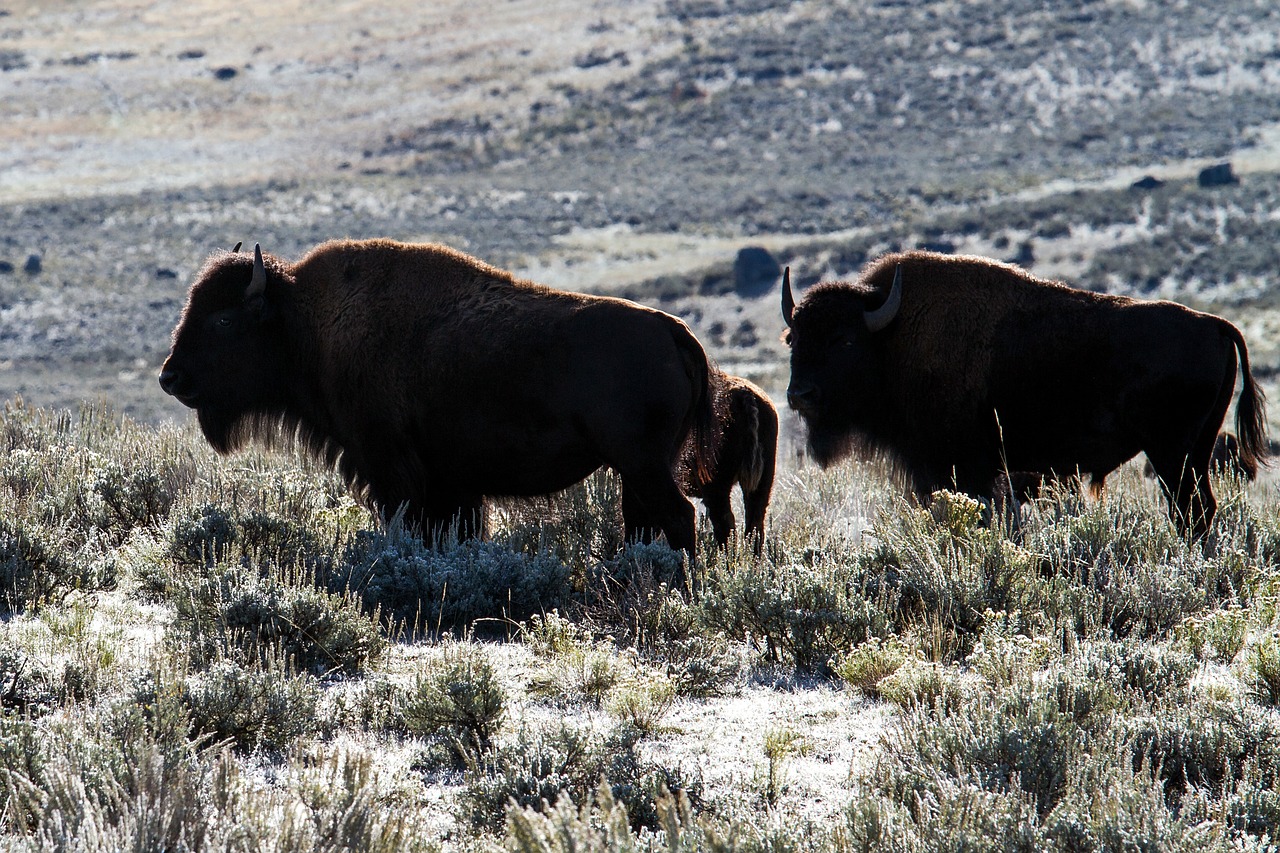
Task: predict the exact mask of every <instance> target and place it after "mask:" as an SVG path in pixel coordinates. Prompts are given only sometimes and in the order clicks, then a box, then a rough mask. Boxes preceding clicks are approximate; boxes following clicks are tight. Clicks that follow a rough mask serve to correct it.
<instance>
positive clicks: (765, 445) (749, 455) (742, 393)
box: [683, 373, 778, 554]
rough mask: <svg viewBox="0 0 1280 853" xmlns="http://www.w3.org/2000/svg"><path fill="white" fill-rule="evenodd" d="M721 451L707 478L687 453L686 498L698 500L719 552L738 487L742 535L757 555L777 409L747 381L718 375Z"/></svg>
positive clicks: (728, 531) (770, 486)
mask: <svg viewBox="0 0 1280 853" xmlns="http://www.w3.org/2000/svg"><path fill="white" fill-rule="evenodd" d="M716 384H717V394H719V397H720V404H719V406H717V410H718V411H719V413H720V419H721V420H720V448H719V452H718V454H717V456H716V460H715V464H714V466H713V467H712V469H711V470H710V472H708V473H709V476H708V477H706V478H701V477H699V476H697V474H696V468H697V465H696V460H695V459H694V458H693V451H694V448H692V447H691V448H689V450H688V451H687V453H686V455H687V456H688V458H687V460H686V464H685V465H684V466H683V470H684V472H685V477H684V480H685V482H684V486H685V493H686V494H688V495H691V496H693V497H698V498H701V499H702V503H703V504H704V505H705V506H706V508H707V516H708V517H709V518H710V519H711V529H712V531H713V532H714V533H715V538H716V544H718V545H720V546H721V547H723V546H724V545H726V544H727V543H728V542H729V536H730V534H732V533H733V530H734V518H733V509H732V507H731V506H730V500H729V496H730V493H731V492H732V491H733V487H734V486H735V485H736V486H738V487H739V488H740V489H741V490H742V508H743V533H744V535H746V536H747V537H748V538H750V539H751V540H752V545H753V547H754V549H755V551H756V553H757V554H758V553H760V552H761V551H762V549H763V546H764V519H765V513H766V512H767V511H768V509H769V496H770V494H771V493H772V491H773V476H774V467H775V465H776V464H777V452H778V410H777V409H776V408H774V406H773V403H772V402H771V401H770V400H769V396H768V395H767V394H765V393H764V392H763V391H761V390H760V389H759V388H757V387H756V386H755V385H752V384H751V383H750V382H748V381H747V380H745V379H742V378H741V377H738V376H730V375H728V374H723V373H722V374H720V377H719V381H718V382H717V383H716Z"/></svg>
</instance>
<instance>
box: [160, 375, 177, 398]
mask: <svg viewBox="0 0 1280 853" xmlns="http://www.w3.org/2000/svg"><path fill="white" fill-rule="evenodd" d="M179 378H180V374H179V373H178V371H176V370H162V371H160V387H161V388H163V389H164V393H166V394H173V392H174V390H175V389H177V387H178V379H179Z"/></svg>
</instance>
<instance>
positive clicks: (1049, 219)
mask: <svg viewBox="0 0 1280 853" xmlns="http://www.w3.org/2000/svg"><path fill="white" fill-rule="evenodd" d="M308 8H309V11H308V12H307V13H306V14H305V15H304V14H301V13H299V12H298V11H297V10H293V11H291V12H290V13H289V14H284V13H270V14H264V15H261V16H258V17H255V18H254V19H253V20H252V21H250V19H248V18H246V17H244V16H243V15H242V13H238V12H234V11H230V10H223V9H221V7H219V6H217V5H216V4H199V3H161V4H152V5H151V6H150V7H149V8H148V11H146V12H142V11H140V10H138V9H136V8H134V7H132V6H129V5H126V4H118V5H117V4H113V3H111V2H102V3H98V4H95V5H94V6H93V7H46V6H43V5H42V4H37V3H35V2H29V3H26V4H22V5H12V4H11V5H10V6H9V7H8V9H7V11H8V15H6V16H5V17H3V18H0V55H3V56H4V57H5V59H4V63H3V66H2V67H3V68H4V69H5V70H3V71H0V75H2V76H0V79H3V80H4V82H5V84H6V89H7V92H8V93H9V94H7V95H6V104H7V105H9V106H10V110H9V116H8V119H7V121H6V123H5V127H4V129H3V134H4V137H3V138H4V139H5V145H4V146H3V147H2V148H0V157H3V158H4V161H2V162H0V166H3V168H2V169H0V261H6V262H7V263H9V264H10V265H11V266H12V267H13V270H12V271H11V272H9V273H3V274H0V366H2V367H0V397H4V398H7V397H10V396H12V395H13V394H15V393H21V394H22V395H23V396H24V397H25V398H26V399H29V400H31V401H32V402H34V403H37V404H56V405H74V404H75V403H76V402H78V401H80V400H83V399H92V398H95V397H106V398H109V399H111V400H113V401H115V402H117V403H118V404H119V405H120V406H121V407H122V409H123V410H124V411H127V412H129V413H131V414H135V415H138V416H141V417H143V418H145V419H148V420H155V419H158V418H162V417H169V418H173V417H180V416H181V414H182V413H181V412H180V411H177V410H175V409H174V408H173V407H172V405H171V401H168V400H166V399H164V398H163V397H162V395H161V394H160V392H159V390H158V389H157V388H156V387H155V382H154V374H155V371H156V369H157V367H158V365H159V362H160V361H161V360H162V359H163V356H164V353H165V350H166V348H167V344H168V340H167V337H168V332H169V330H170V329H171V328H172V326H173V324H174V323H175V321H176V318H177V313H178V310H179V308H180V306H181V302H182V298H183V294H184V292H185V288H186V285H187V283H188V282H189V281H190V279H191V277H192V276H193V274H194V273H195V271H196V270H197V269H199V267H200V265H201V263H202V262H203V259H204V258H205V257H206V256H207V255H208V253H209V252H210V251H211V250H212V249H213V248H215V247H219V246H228V245H231V244H233V243H235V242H236V241H239V240H246V241H250V242H260V243H262V244H263V246H264V247H265V248H266V249H267V250H268V251H272V252H274V253H276V254H278V255H281V256H283V257H297V256H299V255H300V254H301V253H302V252H303V251H305V250H306V248H308V247H309V246H311V245H313V244H314V243H316V242H318V241H320V240H323V239H326V238H329V237H334V236H353V237H364V236H391V237H396V238H399V239H436V240H443V241H445V242H448V243H451V244H453V245H456V246H458V247H459V248H462V249H464V250H467V251H470V252H472V253H474V254H477V255H479V256H480V257H482V258H484V259H486V260H489V261H491V262H494V263H498V264H501V265H505V266H509V267H512V268H514V269H516V270H518V271H521V272H523V273H525V274H528V275H530V276H532V277H535V278H536V279H537V280H539V281H543V282H545V283H548V284H552V285H556V286H562V287H569V288H572V289H584V290H586V289H603V290H611V291H617V290H621V291H622V292H625V293H626V294H628V295H631V296H633V297H636V298H639V299H641V300H642V301H646V302H649V303H651V304H661V305H662V306H663V307H665V308H668V309H669V310H673V311H675V312H677V313H679V314H681V315H683V316H685V317H686V318H687V319H689V320H690V321H692V322H693V324H694V327H695V330H696V331H697V332H699V334H700V337H701V338H702V339H703V340H704V341H706V342H707V343H708V344H709V346H710V347H711V349H712V350H713V354H714V355H715V356H716V357H717V358H718V359H720V360H721V361H722V362H723V363H724V364H726V365H727V366H728V367H730V368H731V369H735V370H740V371H742V372H745V373H748V374H749V375H751V376H753V377H755V378H759V379H760V380H762V381H764V382H765V383H766V385H767V386H769V388H770V390H771V391H774V392H777V391H778V390H779V388H780V387H781V383H782V382H783V381H784V376H783V374H784V372H785V368H784V367H783V366H782V365H781V362H782V361H784V360H785V354H784V353H783V352H782V350H781V348H780V347H779V346H778V345H777V342H776V338H777V331H778V327H779V322H778V315H777V311H776V305H775V304H773V303H774V300H773V299H769V298H763V297H761V298H753V299H740V298H734V297H732V296H731V291H732V287H731V284H732V281H731V278H728V276H729V273H730V271H731V268H732V263H733V259H734V256H735V254H736V252H737V250H738V249H739V248H741V247H743V246H746V245H752V244H759V245H764V246H766V247H768V248H769V249H771V250H772V251H774V252H775V253H776V254H778V255H779V256H780V257H782V258H784V259H785V260H789V261H791V262H792V263H793V266H795V268H796V271H797V273H798V279H799V280H800V281H801V282H806V281H812V280H816V278H817V277H819V276H824V275H825V276H829V275H849V274H852V273H855V272H856V271H857V269H858V268H859V267H860V265H861V264H862V263H863V262H864V260H865V258H866V257H867V256H868V255H869V254H874V253H877V252H879V251H884V250H885V249H888V248H891V247H895V246H900V245H912V244H918V243H928V244H931V245H950V246H954V247H955V248H956V249H957V250H961V251H975V252H980V253H983V254H989V255H995V256H998V257H1020V258H1022V259H1023V260H1025V261H1027V262H1028V263H1029V265H1030V267H1031V269H1032V270H1033V271H1035V272H1037V273H1040V274H1043V275H1048V276H1062V277H1065V278H1067V279H1068V280H1071V281H1073V282H1077V283H1080V284H1082V285H1083V286H1089V287H1095V288H1100V289H1109V290H1119V291H1126V292H1129V291H1133V292H1139V293H1143V294H1151V295H1165V294H1168V295H1172V296H1175V297H1177V298H1179V299H1183V300H1184V301H1190V302H1193V303H1202V302H1206V303H1208V304H1209V306H1210V307H1212V308H1213V309H1215V310H1220V311H1222V312H1223V313H1224V314H1226V315H1227V316H1228V317H1230V318H1232V319H1236V320H1247V321H1248V324H1252V326H1253V327H1252V328H1250V329H1248V331H1249V332H1251V334H1250V339H1251V343H1254V345H1255V346H1257V347H1268V348H1269V347H1270V346H1271V344H1270V340H1271V338H1272V337H1273V336H1272V335H1271V334H1270V331H1271V330H1272V327H1273V326H1274V325H1275V322H1274V319H1273V317H1272V314H1271V310H1270V304H1269V300H1268V299H1267V296H1266V291H1267V287H1266V286H1265V284H1266V276H1267V275H1268V274H1269V272H1270V268H1271V266H1272V264H1271V263H1270V256H1269V253H1268V252H1267V250H1266V248H1265V247H1268V246H1270V245H1273V244H1274V242H1275V240H1274V238H1275V236H1276V235H1275V229H1276V226H1275V221H1274V219H1273V218H1272V217H1271V215H1270V211H1271V210H1273V209H1274V207H1275V205H1274V203H1273V202H1274V197H1275V194H1276V188H1275V185H1276V179H1275V174H1276V170H1277V166H1276V163H1277V156H1276V146H1277V145H1278V144H1280V134H1278V133H1277V131H1276V127H1277V125H1278V123H1280V95H1277V94H1276V93H1277V92H1280V87H1277V86H1276V85H1275V82H1276V77H1277V75H1280V41H1278V37H1280V12H1277V11H1276V10H1275V9H1273V8H1272V7H1271V6H1270V5H1269V4H1265V3H1256V2H1231V3H1225V4H1216V5H1214V6H1212V7H1208V6H1203V5H1197V4H1189V3H1188V4H1180V5H1179V6H1178V7H1177V9H1176V10H1175V11H1174V12H1167V11H1166V10H1165V7H1164V6H1163V5H1161V4H1151V3H1139V2H1103V0H1095V2H1090V3H1086V4H1083V5H1080V6H1078V7H1073V9H1072V10H1071V11H1060V12H1051V11H1046V10H1045V9H1043V8H1042V7H1041V4H1037V3H1031V2H1026V3H1020V2H1015V1H1014V0H1010V2H1004V3H1001V4H985V5H983V4H979V5H978V6H975V5H974V4H969V3H962V2H958V0H957V2H934V3H923V2H922V3H914V2H878V3H871V2H845V3H826V2H796V3H790V4H785V5H784V4H770V3H765V2H741V3H740V2H730V0H696V2H694V0H690V2H679V0H671V2H667V3H662V4H642V3H625V4H619V3H609V2H600V1H599V0H597V2H592V0H560V2H556V3H552V4H543V3H532V2H513V3H507V4H504V6H503V7H502V9H501V11H489V12H486V11H484V10H483V8H481V7H479V6H477V4H464V3H460V2H448V3H439V4H432V5H431V8H430V10H429V11H420V10H418V9H417V7H413V8H412V9H409V8H408V6H401V5H398V4H395V3H389V4H378V5H377V6H368V7H365V6H356V7H348V6H345V5H340V4H325V3H321V4H312V5H311V6H309V7H308ZM1015 22H1016V25H1015ZM247 28H249V29H252V32H253V36H252V37H251V38H245V37H244V35H243V32H242V31H243V30H245V29H247ZM71 33H74V34H75V35H74V37H72V36H71V35H70V34H71ZM548 33H554V34H555V37H554V38H548V37H545V36H546V34H548ZM320 116H322V117H323V120H324V124H323V128H324V130H323V132H316V121H317V117H320ZM1220 161H1224V162H1225V161H1229V162H1231V164H1232V166H1233V169H1234V174H1235V175H1236V176H1237V177H1238V178H1239V183H1238V184H1234V185H1227V186H1221V187H1213V188H1205V189H1201V188H1200V187H1198V186H1196V184H1195V175H1196V173H1197V172H1198V171H1199V169H1201V168H1202V167H1204V166H1208V165H1212V164H1214V163H1217V162H1220ZM1148 173H1149V174H1152V175H1155V176H1156V177H1158V178H1161V179H1164V180H1166V181H1168V183H1167V184H1166V186H1165V187H1162V188H1160V189H1158V190H1154V191H1151V192H1141V191H1133V190H1130V189H1129V184H1130V183H1132V182H1133V181H1134V180H1136V179H1137V178H1139V177H1142V176H1143V175H1145V174H1148ZM1188 182H1189V183H1188ZM1024 246H1025V247H1026V248H1025V249H1024V248H1023V247H1024ZM31 255H38V256H39V257H40V259H41V271H40V272H39V273H37V274H34V275H27V274H25V273H23V272H22V270H23V267H24V264H25V262H26V260H27V258H28V257H29V256H31ZM684 295H687V296H688V297H689V298H687V299H682V298H679V297H681V296H684ZM726 295H728V296H730V298H714V299H710V298H705V297H708V296H716V297H719V296H726ZM717 329H724V330H726V332H723V333H717V332H716V330H717ZM739 330H741V332H740V333H739V334H736V335H735V334H733V333H734V332H738V331H739ZM1261 361H1262V363H1263V366H1264V367H1271V368H1274V365H1275V357H1274V356H1273V355H1268V356H1267V357H1266V358H1264V359H1261Z"/></svg>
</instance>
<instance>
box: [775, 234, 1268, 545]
mask: <svg viewBox="0 0 1280 853" xmlns="http://www.w3.org/2000/svg"><path fill="white" fill-rule="evenodd" d="M891 277H892V278H893V281H892V283H891V282H890V278H891ZM783 317H784V319H785V320H786V321H787V325H788V326H789V331H788V333H787V340H788V343H789V344H790V346H791V382H790V386H789V388H788V390H787V400H788V403H789V404H790V405H791V407H792V408H794V409H795V410H796V411H797V412H799V414H800V416H801V418H802V419H803V420H804V422H805V424H806V425H807V427H808V430H809V446H810V449H811V450H812V452H813V455H814V457H815V458H816V459H817V461H818V462H819V463H820V464H823V465H830V464H833V463H835V462H837V461H839V460H840V459H841V458H843V457H844V456H846V455H848V454H849V453H854V452H856V453H861V454H864V455H866V454H869V453H872V452H874V451H883V452H884V453H885V454H887V455H888V456H889V457H890V458H891V460H892V461H893V462H894V464H895V466H896V467H897V468H898V469H899V470H900V471H902V472H903V473H905V474H906V476H907V478H908V479H909V481H910V482H911V484H912V486H913V488H914V491H915V492H916V493H917V495H920V496H927V495H928V494H929V493H930V492H931V491H933V490H935V489H938V488H948V487H951V488H959V489H960V490H962V491H965V492H969V493H971V494H974V495H977V496H990V495H992V494H993V491H995V492H998V491H999V487H1000V485H1001V480H1002V478H1005V477H1007V476H1010V475H1013V476H1015V477H1016V479H1015V482H1013V483H1012V484H1008V483H1007V481H1006V486H1005V488H1004V491H1006V492H1008V491H1013V492H1018V491H1020V490H1021V488H1022V487H1021V486H1020V485H1019V484H1020V483H1023V482H1026V483H1034V482H1038V481H1043V480H1054V479H1061V478H1070V477H1074V476H1077V475H1088V476H1089V477H1090V478H1091V480H1092V484H1093V486H1094V487H1095V489H1099V488H1101V486H1102V483H1103V482H1104V480H1105V478H1106V477H1107V475H1108V474H1110V473H1111V472H1112V471H1114V470H1115V469H1116V468H1117V467H1119V466H1120V465H1121V464H1123V463H1124V462H1126V461H1127V460H1129V459H1131V458H1132V457H1133V456H1135V455H1136V454H1138V453H1140V452H1141V453H1145V454H1146V455H1147V457H1148V459H1149V460H1150V461H1151V463H1152V466H1153V468H1154V470H1155V472H1156V474H1157V476H1158V477H1159V478H1160V483H1161V487H1162V488H1163V490H1164V493H1165V497H1166V499H1167V501H1168V504H1169V514H1170V517H1171V518H1172V519H1173V521H1174V522H1175V524H1176V525H1177V526H1178V528H1179V530H1180V531H1181V532H1182V533H1183V534H1185V535H1188V536H1189V537H1191V538H1193V539H1198V538H1200V537H1203V536H1204V535H1205V534H1206V533H1207V532H1208V530H1209V527H1210V525H1211V524H1212V522H1213V518H1214V515H1215V513H1216V510H1217V502H1216V500H1215V498H1214V496H1213V492H1212V490H1211V488H1210V484H1209V465H1210V457H1211V454H1212V452H1213V447H1214V443H1215V440H1216V438H1217V433H1218V430H1219V428H1220V426H1221V425H1222V422H1223V419H1224V417H1225V415H1226V412H1227V410H1228V408H1229V406H1230V403H1231V398H1232V396H1233V392H1234V388H1235V382H1236V377H1237V373H1239V375H1240V376H1242V377H1243V386H1242V390H1241V392H1240V397H1239V402H1238V404H1237V408H1236V432H1237V435H1238V436H1239V440H1240V457H1241V460H1242V463H1243V465H1244V467H1245V470H1249V469H1250V467H1251V466H1256V464H1257V461H1258V460H1259V459H1260V458H1261V457H1262V456H1263V455H1264V453H1265V444H1266V442H1265V438H1266V436H1265V432H1266V429H1265V423H1266V415H1265V401H1264V398H1263V395H1262V392H1261V389H1259V388H1258V386H1257V384H1256V383H1255V381H1254V378H1253V376H1252V374H1251V372H1250V370H1249V357H1248V349H1247V347H1246V345H1245V342H1244V338H1243V337H1242V336H1241V335H1240V332H1239V330H1238V329H1236V328H1235V327H1234V326H1232V325H1231V324H1230V323H1228V322H1227V321H1225V320H1223V319H1222V318H1220V317H1215V316H1213V315H1210V314H1203V313H1200V312H1197V311H1192V310H1191V309H1189V308H1186V307H1184V306H1181V305H1177V304H1175V303H1171V302H1140V301H1137V300H1133V299H1127V298H1124V297H1116V296H1108V295H1103V294H1096V293H1089V292H1086V291H1080V290H1076V289H1074V288H1070V287H1067V286H1066V285H1062V284H1059V283H1057V282H1049V281H1044V280H1041V279H1037V278H1034V277H1033V276H1031V275H1030V274H1028V273H1026V272H1025V271H1023V270H1020V269H1018V268H1016V267H1013V266H1010V265H1008V264H1002V263H999V262H995V261H989V260H985V259H982V258H972V257H957V256H951V255H941V254H936V253H931V252H906V253H902V254H897V255H890V256H887V257H885V258H883V259H881V260H880V261H878V262H876V263H875V264H872V265H871V266H870V267H869V268H868V269H867V270H866V271H865V272H864V274H863V275H862V277H861V279H860V280H859V281H857V282H854V283H843V282H831V283H826V284H821V285H819V286H817V287H815V288H813V289H812V290H811V291H809V292H808V293H807V294H805V297H804V299H803V301H802V302H801V303H800V304H798V305H797V304H796V303H795V302H794V300H793V298H792V296H791V290H790V279H789V276H786V277H784V287H783ZM1006 472H1007V473H1006Z"/></svg>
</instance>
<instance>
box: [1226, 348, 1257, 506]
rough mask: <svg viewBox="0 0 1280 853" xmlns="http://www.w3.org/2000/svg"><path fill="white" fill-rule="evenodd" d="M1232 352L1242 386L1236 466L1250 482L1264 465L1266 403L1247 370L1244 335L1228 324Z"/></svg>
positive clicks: (1237, 406) (1237, 413)
mask: <svg viewBox="0 0 1280 853" xmlns="http://www.w3.org/2000/svg"><path fill="white" fill-rule="evenodd" d="M1227 327H1228V328H1229V329H1230V330H1231V333H1232V337H1233V338H1234V340H1235V345H1236V351H1237V352H1239V354H1240V373H1241V377H1242V385H1241V388H1240V401H1239V402H1238V403H1236V438H1237V440H1238V441H1239V443H1240V467H1241V469H1242V470H1243V471H1244V472H1245V473H1246V474H1247V475H1248V477H1249V479H1250V480H1252V479H1253V478H1254V477H1255V476H1257V473H1258V465H1259V464H1260V463H1261V464H1263V465H1265V464H1266V457H1267V400H1266V395H1264V394H1263V393H1262V389H1261V388H1259V387H1258V383H1257V382H1255V381H1254V379H1253V372H1252V371H1251V370H1250V369H1249V350H1248V348H1247V347H1246V346H1245V343H1244V336H1243V335H1241V334H1240V330H1239V329H1237V328H1236V327H1235V326H1233V325H1231V324H1230V323H1228V324H1227Z"/></svg>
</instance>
